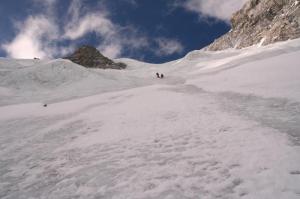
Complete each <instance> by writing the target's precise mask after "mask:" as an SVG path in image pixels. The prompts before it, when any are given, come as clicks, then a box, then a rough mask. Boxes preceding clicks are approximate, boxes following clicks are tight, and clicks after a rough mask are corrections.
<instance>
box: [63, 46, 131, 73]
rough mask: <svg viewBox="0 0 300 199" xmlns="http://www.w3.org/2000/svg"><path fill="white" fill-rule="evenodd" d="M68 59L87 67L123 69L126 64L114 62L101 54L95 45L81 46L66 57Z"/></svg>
mask: <svg viewBox="0 0 300 199" xmlns="http://www.w3.org/2000/svg"><path fill="white" fill-rule="evenodd" d="M65 59H69V60H70V61H72V62H74V63H76V64H79V65H82V66H84V67H87V68H102V69H108V68H110V69H124V68H126V64H124V63H115V62H113V61H112V60H110V59H109V58H107V57H105V56H103V55H102V54H101V53H100V52H99V51H98V50H97V49H96V48H95V47H92V46H88V45H85V46H81V47H80V48H78V49H77V50H76V51H75V52H74V53H73V54H72V55H70V56H68V57H66V58H65Z"/></svg>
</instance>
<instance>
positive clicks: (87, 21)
mask: <svg viewBox="0 0 300 199" xmlns="http://www.w3.org/2000/svg"><path fill="white" fill-rule="evenodd" d="M32 1H34V2H40V4H38V5H39V6H41V7H42V8H43V9H44V10H45V12H44V13H43V14H37V15H35V16H29V17H28V18H27V19H26V20H25V22H23V23H19V22H18V23H16V24H15V27H16V30H17V34H16V36H15V38H14V39H13V40H12V41H11V42H9V43H6V44H4V45H1V48H2V49H3V50H5V51H6V53H7V55H8V56H9V57H12V58H33V57H39V58H53V57H58V56H59V57H62V56H66V55H67V54H70V53H71V52H72V51H73V50H74V49H75V45H76V43H77V41H78V40H79V41H80V39H82V38H84V37H85V36H86V35H87V34H89V33H96V34H97V37H98V38H99V43H95V44H94V45H95V46H98V49H99V50H100V52H101V53H102V54H104V55H105V56H107V57H109V58H118V57H120V56H121V55H122V54H123V53H124V52H126V54H127V55H130V54H131V55H133V54H135V55H136V52H137V51H139V50H144V49H146V48H148V49H149V50H152V51H153V52H154V53H155V54H156V55H158V56H164V55H170V54H175V53H180V52H182V51H183V46H182V44H181V43H180V42H178V41H177V40H172V39H168V38H158V39H152V38H149V37H147V36H145V35H144V34H143V33H141V32H139V30H138V29H137V28H136V27H133V26H130V25H129V26H120V25H118V24H115V23H113V22H112V21H111V20H110V18H109V14H108V10H107V8H106V7H105V6H104V4H100V3H99V4H98V6H97V8H90V7H86V4H83V2H84V1H83V0H72V1H71V4H70V6H69V9H68V10H67V12H66V13H65V15H64V16H63V17H62V18H60V19H59V18H58V16H57V15H56V14H55V12H56V6H57V5H58V4H57V2H58V0H45V1H43V0H32ZM127 2H128V3H131V4H136V1H132V0H127ZM60 17H61V16H60ZM58 22H59V23H58ZM60 25H61V27H60ZM66 39H67V40H69V41H71V42H72V43H73V44H72V45H71V46H61V45H59V43H60V42H62V43H63V42H64V41H66Z"/></svg>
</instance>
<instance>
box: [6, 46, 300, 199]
mask: <svg viewBox="0 0 300 199" xmlns="http://www.w3.org/2000/svg"><path fill="white" fill-rule="evenodd" d="M299 56H300V40H293V41H288V42H283V43H277V44H274V45H271V46H266V47H252V48H248V49H243V50H227V51H222V52H205V51H194V52H191V53H189V54H188V55H187V56H185V57H184V58H182V59H180V60H175V61H173V62H169V63H165V64H160V65H155V64H147V63H142V62H138V61H135V60H130V59H120V60H118V61H122V62H125V63H127V64H128V65H129V67H128V68H127V69H126V70H122V71H114V70H95V69H86V68H83V67H81V66H79V65H75V64H72V63H71V62H69V61H66V60H49V61H42V60H10V59H4V58H3V59H0V127H1V128H0V198H5V199H16V198H24V199H25V198H26V199H28V198H53V199H54V198H55V199H57V198H84V199H86V198H87V199H88V198H130V199H134V198H139V199H140V198H180V199H182V198H204V199H212V198H228V199H234V198H246V199H248V198H249V199H253V198H283V199H285V198H286V199H299V198H300V156H299V154H300V133H299V132H300V94H299V91H300V68H299V64H298V60H299ZM298 68H299V69H298ZM156 72H159V73H163V74H164V75H165V77H166V78H164V79H157V78H156V77H155V73H156ZM44 103H47V105H48V106H47V107H44V106H43V105H44Z"/></svg>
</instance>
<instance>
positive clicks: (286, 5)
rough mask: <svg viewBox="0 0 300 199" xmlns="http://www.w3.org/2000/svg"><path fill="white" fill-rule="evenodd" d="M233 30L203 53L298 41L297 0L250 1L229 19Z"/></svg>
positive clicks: (299, 5) (299, 12) (299, 17)
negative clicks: (291, 40) (292, 40)
mask: <svg viewBox="0 0 300 199" xmlns="http://www.w3.org/2000/svg"><path fill="white" fill-rule="evenodd" d="M231 26H232V29H231V30H230V31H229V32H228V33H227V34H225V35H223V36H222V37H220V38H218V39H217V40H215V41H214V42H213V43H212V44H210V45H209V46H207V47H206V48H205V50H208V51H219V50H225V49H228V48H236V49H241V48H245V47H249V46H253V45H268V44H271V43H275V42H279V41H286V40H289V39H296V38H299V37H300V1H299V0H249V1H248V2H247V3H246V4H245V5H244V6H243V8H242V9H241V10H239V11H237V12H236V13H234V14H233V16H232V18H231Z"/></svg>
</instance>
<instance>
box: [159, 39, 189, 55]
mask: <svg viewBox="0 0 300 199" xmlns="http://www.w3.org/2000/svg"><path fill="white" fill-rule="evenodd" d="M155 41H156V43H157V45H158V49H157V50H155V54H156V55H160V56H162V55H163V56H164V55H172V54H176V53H181V52H182V51H183V50H184V47H183V45H182V44H181V43H180V42H179V41H177V40H174V39H168V38H158V39H156V40H155Z"/></svg>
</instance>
